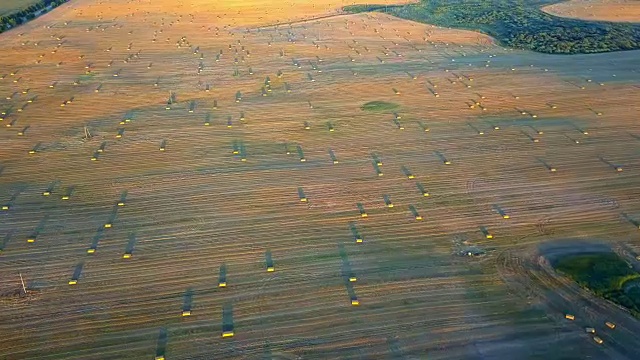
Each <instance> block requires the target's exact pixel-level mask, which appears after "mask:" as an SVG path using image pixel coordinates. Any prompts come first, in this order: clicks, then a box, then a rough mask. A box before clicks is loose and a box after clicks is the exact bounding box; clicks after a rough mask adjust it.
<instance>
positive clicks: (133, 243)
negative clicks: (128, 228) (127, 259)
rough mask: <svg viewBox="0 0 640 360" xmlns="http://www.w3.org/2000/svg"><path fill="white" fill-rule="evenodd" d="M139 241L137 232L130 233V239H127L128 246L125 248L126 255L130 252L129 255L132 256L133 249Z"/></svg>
mask: <svg viewBox="0 0 640 360" xmlns="http://www.w3.org/2000/svg"><path fill="white" fill-rule="evenodd" d="M137 241H138V239H137V237H136V233H133V232H132V233H130V234H129V241H127V246H126V247H125V249H124V253H125V255H126V254H128V255H129V256H131V254H133V249H134V248H135V246H136V242H137Z"/></svg>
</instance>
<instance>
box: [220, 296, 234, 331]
mask: <svg viewBox="0 0 640 360" xmlns="http://www.w3.org/2000/svg"><path fill="white" fill-rule="evenodd" d="M234 331H235V330H234V323H233V304H232V303H230V302H229V303H226V304H224V305H223V306H222V333H223V334H225V333H229V332H230V333H233V332H234Z"/></svg>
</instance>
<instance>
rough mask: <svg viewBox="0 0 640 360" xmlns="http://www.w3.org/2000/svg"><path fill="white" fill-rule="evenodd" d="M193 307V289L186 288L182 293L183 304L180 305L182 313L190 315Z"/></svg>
mask: <svg viewBox="0 0 640 360" xmlns="http://www.w3.org/2000/svg"><path fill="white" fill-rule="evenodd" d="M192 305H193V289H192V288H188V289H187V290H186V291H185V292H184V297H183V304H182V313H183V314H186V313H191V307H192Z"/></svg>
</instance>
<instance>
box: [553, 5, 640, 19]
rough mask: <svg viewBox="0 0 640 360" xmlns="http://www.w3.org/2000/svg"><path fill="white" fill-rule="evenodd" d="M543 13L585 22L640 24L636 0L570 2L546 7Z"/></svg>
mask: <svg viewBox="0 0 640 360" xmlns="http://www.w3.org/2000/svg"><path fill="white" fill-rule="evenodd" d="M542 10H543V11H545V12H547V13H549V14H552V15H556V16H562V17H570V18H577V19H585V20H604V21H625V22H640V3H638V1H635V0H570V1H566V2H561V3H558V4H553V5H549V6H545V7H543V8H542Z"/></svg>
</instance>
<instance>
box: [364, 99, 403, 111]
mask: <svg viewBox="0 0 640 360" xmlns="http://www.w3.org/2000/svg"><path fill="white" fill-rule="evenodd" d="M399 107H400V105H398V104H395V103H390V102H386V101H369V102H368V103H366V104H364V105H362V106H361V107H360V109H362V110H364V111H391V110H397V109H398V108H399Z"/></svg>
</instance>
